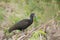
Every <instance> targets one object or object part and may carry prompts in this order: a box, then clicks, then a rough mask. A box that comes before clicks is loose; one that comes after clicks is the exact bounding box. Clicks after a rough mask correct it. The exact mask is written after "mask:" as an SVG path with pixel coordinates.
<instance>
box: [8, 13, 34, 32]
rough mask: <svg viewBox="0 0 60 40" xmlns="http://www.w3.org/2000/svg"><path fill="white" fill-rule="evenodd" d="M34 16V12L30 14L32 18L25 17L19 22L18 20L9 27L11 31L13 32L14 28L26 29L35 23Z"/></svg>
mask: <svg viewBox="0 0 60 40" xmlns="http://www.w3.org/2000/svg"><path fill="white" fill-rule="evenodd" d="M33 17H34V13H32V14H31V15H30V19H23V20H21V21H19V22H17V23H16V24H15V25H13V27H11V28H9V30H8V31H9V32H12V31H13V30H21V31H22V30H25V29H26V28H27V27H29V26H30V25H31V24H32V23H33Z"/></svg>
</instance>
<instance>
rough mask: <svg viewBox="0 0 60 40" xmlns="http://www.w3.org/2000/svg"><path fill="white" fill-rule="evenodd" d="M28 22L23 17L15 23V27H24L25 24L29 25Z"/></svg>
mask: <svg viewBox="0 0 60 40" xmlns="http://www.w3.org/2000/svg"><path fill="white" fill-rule="evenodd" d="M29 22H30V20H27V19H24V20H22V21H20V22H18V23H17V24H16V25H17V27H18V26H19V27H25V26H27V25H29Z"/></svg>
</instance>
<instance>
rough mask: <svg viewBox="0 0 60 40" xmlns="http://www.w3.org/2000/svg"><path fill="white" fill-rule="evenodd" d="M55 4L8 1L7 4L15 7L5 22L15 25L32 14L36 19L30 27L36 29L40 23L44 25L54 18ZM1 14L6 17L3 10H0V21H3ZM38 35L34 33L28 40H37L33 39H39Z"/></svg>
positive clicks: (50, 0)
mask: <svg viewBox="0 0 60 40" xmlns="http://www.w3.org/2000/svg"><path fill="white" fill-rule="evenodd" d="M3 1H4V0H3ZM58 1H59V0H58ZM4 2H6V1H4ZM56 2H57V1H56V0H20V1H17V0H11V1H9V0H8V1H7V3H9V4H13V3H14V4H15V5H14V6H16V7H14V8H15V10H13V13H11V15H10V16H9V17H8V19H7V20H9V21H11V22H12V23H13V24H15V23H16V22H18V21H20V20H22V19H25V18H29V15H30V14H31V13H32V12H33V13H35V15H36V17H35V18H34V24H33V25H32V26H36V27H37V26H39V25H41V23H45V22H47V21H48V20H51V19H52V18H53V17H55V16H56V14H57V13H58V11H59V8H58V6H59V5H58V4H57V3H56ZM11 6H12V5H11ZM3 14H4V15H6V13H5V9H3V8H0V21H2V20H4V16H3ZM6 16H7V15H6ZM57 20H60V16H58V17H57ZM9 27H10V26H9ZM29 29H30V28H29ZM38 34H39V32H38V31H37V33H34V34H33V35H32V37H31V39H30V40H33V39H34V40H37V39H35V38H36V37H37V38H38V37H39V35H38Z"/></svg>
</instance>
